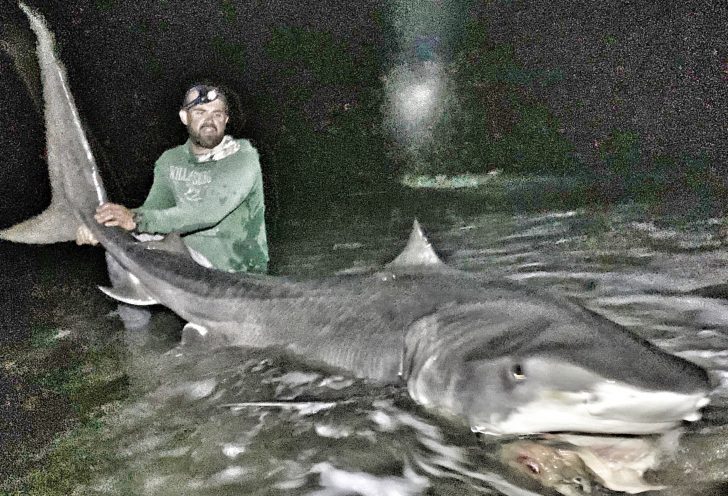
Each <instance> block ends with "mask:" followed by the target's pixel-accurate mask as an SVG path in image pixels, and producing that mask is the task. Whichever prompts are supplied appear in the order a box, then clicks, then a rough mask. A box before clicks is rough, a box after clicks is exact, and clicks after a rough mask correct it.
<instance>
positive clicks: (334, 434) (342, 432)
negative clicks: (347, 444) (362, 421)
mask: <svg viewBox="0 0 728 496" xmlns="http://www.w3.org/2000/svg"><path fill="white" fill-rule="evenodd" d="M314 430H315V431H316V434H318V435H319V436H321V437H328V438H331V439H341V438H344V437H349V436H350V435H351V429H347V428H346V427H340V426H335V425H331V424H320V423H317V424H316V425H315V426H314Z"/></svg>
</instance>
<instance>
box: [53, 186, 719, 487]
mask: <svg viewBox="0 0 728 496" xmlns="http://www.w3.org/2000/svg"><path fill="white" fill-rule="evenodd" d="M417 198H418V199H417V200H416V201H414V203H413V200H412V198H407V199H405V201H402V200H396V201H394V202H393V201H392V200H391V199H384V198H383V199H381V201H379V200H377V204H378V205H379V206H378V208H377V209H376V211H374V210H372V209H369V208H365V207H364V206H365V202H363V201H361V202H360V201H358V200H357V199H352V201H351V202H349V204H348V206H341V205H339V207H337V208H336V209H333V208H332V209H331V210H329V211H326V210H321V211H319V212H318V215H316V216H314V217H317V218H318V220H315V221H311V220H309V221H306V220H303V219H298V220H294V219H279V220H278V223H277V225H276V230H278V231H279V233H285V234H286V235H285V236H283V235H279V236H278V237H279V241H277V246H276V248H275V250H274V255H275V259H276V260H275V265H274V267H275V270H276V271H277V272H278V273H281V274H290V275H294V276H296V277H301V278H307V277H315V276H316V275H319V274H332V273H337V272H359V271H362V272H366V271H368V270H371V269H374V268H376V267H378V266H380V265H381V264H382V263H386V262H387V261H388V260H389V259H391V258H393V257H394V256H395V255H396V254H397V252H398V250H399V249H401V247H402V246H403V245H404V243H405V241H406V237H407V235H408V230H409V226H410V225H411V222H412V215H413V214H415V213H416V214H417V215H418V216H419V217H420V220H421V221H422V223H423V225H424V226H425V227H426V229H427V231H428V233H429V235H430V238H431V240H432V241H433V244H434V245H435V247H436V248H437V249H438V250H439V251H440V253H441V254H442V255H443V258H445V260H446V262H447V263H448V264H449V265H451V266H454V267H457V268H460V269H463V270H467V271H482V272H487V273H489V274H491V275H493V276H498V277H506V278H510V279H513V280H516V281H519V282H521V283H523V284H525V285H528V286H534V287H548V288H551V289H553V290H556V291H559V292H561V293H563V294H565V295H569V296H570V297H574V298H576V299H578V300H580V301H581V302H583V304H584V305H586V306H588V307H589V308H592V309H594V310H596V311H597V312H599V313H603V314H605V315H607V316H608V317H609V318H611V319H613V320H615V321H617V322H619V323H621V324H622V325H624V326H626V327H628V328H630V329H632V330H633V331H635V332H637V333H639V334H640V335H642V336H644V337H646V338H647V339H650V340H652V341H653V342H655V343H656V344H658V345H659V346H661V347H663V348H665V349H667V350H669V351H671V352H674V353H677V354H679V355H681V356H684V357H687V358H689V359H690V360H693V361H695V362H697V363H699V364H701V365H703V366H704V367H706V368H707V369H708V370H709V371H710V372H711V374H712V375H713V377H714V378H715V381H716V385H717V388H716V392H715V395H714V396H713V399H712V403H711V405H710V406H709V407H708V408H707V409H706V411H705V415H704V419H703V420H701V421H699V422H697V423H694V424H691V425H689V426H686V428H685V432H684V433H683V434H682V437H680V440H679V442H678V443H677V445H675V443H674V442H673V443H672V444H670V449H667V448H661V450H660V451H659V453H658V457H659V459H660V461H661V465H660V467H659V468H658V469H657V470H655V471H654V472H652V473H650V474H648V476H647V478H648V480H649V481H650V482H651V483H654V484H657V485H663V486H668V487H667V488H666V489H663V490H660V491H658V492H656V493H654V494H666V495H667V494H671V495H672V494H675V495H683V494H685V495H687V494H715V495H718V494H726V487H728V430H726V428H725V426H726V425H728V301H727V300H725V299H723V298H720V297H718V298H708V297H704V296H699V295H697V294H696V293H695V292H694V291H693V290H695V289H697V288H700V287H704V286H710V285H718V284H722V283H724V282H725V281H726V280H727V279H728V266H727V265H726V260H727V259H728V251H727V250H726V248H724V247H723V246H722V245H721V244H720V242H719V238H718V237H717V232H718V227H719V226H718V221H717V220H701V221H691V222H685V221H683V220H675V219H673V220H671V219H667V218H651V217H650V216H648V215H647V214H645V212H644V211H643V210H642V209H641V208H639V207H637V206H622V207H615V208H609V209H599V210H598V211H595V210H590V209H585V208H579V209H572V208H566V207H568V205H566V206H565V205H559V204H557V205H554V204H550V206H549V207H548V209H547V210H544V211H536V210H534V209H529V208H519V209H515V211H514V209H509V210H507V211H506V212H503V211H500V212H498V211H494V209H493V208H492V203H490V204H489V203H487V202H486V201H485V199H484V198H481V199H480V201H482V202H481V203H479V199H478V197H477V196H472V195H471V196H470V197H468V199H467V201H465V200H464V201H463V202H459V201H457V196H455V195H441V196H434V195H433V196H432V197H430V200H427V201H425V200H423V198H426V197H425V196H418V197H417ZM398 202H399V203H398ZM415 203H416V205H415ZM425 203H430V205H426V204H425ZM426 207H427V208H426ZM413 211H416V212H413ZM519 212H520V213H519ZM308 218H309V219H310V218H311V216H309V217H308ZM64 250H67V249H64ZM60 253H63V254H64V255H67V253H66V252H63V250H62V251H61V252H60ZM81 263H82V262H79V261H76V262H75V264H76V265H74V266H75V267H80V266H82V265H81ZM72 284H73V282H71V285H72ZM79 284H80V282H79ZM72 289H73V288H71V292H70V293H67V294H65V295H64V296H63V297H62V298H63V299H64V301H65V305H64V308H65V312H67V313H66V315H61V316H58V318H59V319H60V320H63V319H64V318H68V317H73V316H74V315H76V314H79V315H88V314H89V309H88V308H87V307H86V303H87V301H82V300H78V299H75V298H74V293H73V291H72ZM727 295H728V293H727ZM76 296H78V295H76ZM711 296H720V294H712V295H711ZM99 301H104V300H103V299H101V300H99ZM104 305H108V303H104V304H102V305H101V306H100V308H99V312H101V313H104V314H105V313H106V312H108V310H109V307H108V306H104ZM110 307H111V308H113V305H110ZM77 325H78V326H79V327H80V329H81V330H83V327H84V326H89V327H90V326H102V327H103V326H106V327H108V331H109V332H118V333H121V334H123V336H124V339H125V341H126V343H127V346H128V360H127V363H126V373H127V374H128V376H129V378H130V384H131V386H130V389H131V395H130V398H129V399H127V400H126V401H125V402H124V403H123V405H122V406H121V407H120V408H119V409H118V411H117V412H115V413H112V414H111V415H110V416H109V417H108V418H107V421H108V427H106V428H104V429H103V430H102V431H100V432H99V434H98V436H97V437H96V438H94V439H93V442H90V446H89V448H90V449H91V450H93V451H94V452H96V453H98V454H99V455H100V458H102V459H103V460H105V462H104V463H101V464H99V465H96V466H94V467H90V468H89V470H90V471H91V473H92V482H91V483H90V484H87V485H79V487H78V488H77V491H76V494H92V495H96V494H98V495H101V494H109V495H155V496H157V495H159V496H163V495H188V494H189V495H193V494H194V495H241V494H245V495H257V494H260V495H263V494H266V495H268V494H301V495H316V496H333V495H350V494H352V495H353V494H361V495H366V496H370V495H371V496H374V495H398V496H399V495H419V494H436V495H440V494H442V495H455V494H457V495H461V494H462V495H469V494H473V495H475V494H507V495H522V494H556V493H554V492H553V491H554V490H553V489H550V488H549V487H545V486H543V485H541V484H540V483H539V482H537V481H535V480H533V479H532V478H530V477H527V476H524V475H522V474H520V473H519V472H517V471H515V470H513V469H512V468H509V466H508V462H509V458H508V456H507V455H506V454H504V453H505V451H504V449H503V446H502V444H501V443H500V442H487V441H484V440H479V439H477V438H476V437H475V436H474V435H473V434H471V433H470V432H469V431H468V430H467V429H464V428H462V427H460V426H455V425H450V424H449V423H448V422H446V421H445V420H443V419H440V418H437V417H434V416H431V415H429V414H428V413H426V412H424V411H423V410H421V409H420V408H419V407H417V406H416V405H414V404H413V403H412V402H411V401H410V400H409V398H408V397H407V396H406V394H405V393H404V392H403V391H401V390H399V389H397V388H384V387H377V386H373V385H371V384H365V383H362V382H359V381H353V380H351V379H349V378H347V377H342V376H338V375H331V374H330V373H328V372H326V371H322V370H318V369H315V368H311V367H310V366H307V365H304V364H302V363H300V362H297V361H295V360H292V359H290V358H288V357H285V356H282V355H279V354H276V353H271V352H266V351H261V350H245V349H236V348H229V349H221V350H216V351H215V352H213V353H210V352H209V351H206V350H197V349H195V348H194V347H179V346H177V345H176V339H178V336H179V327H180V322H179V320H177V319H176V318H174V317H173V316H171V315H170V314H169V313H168V312H166V311H164V310H154V313H153V316H152V320H151V323H150V324H149V325H148V326H146V327H145V328H143V329H126V330H124V329H123V327H122V326H121V325H120V322H119V320H118V318H116V317H114V316H111V317H104V318H99V319H89V320H87V321H85V322H79V323H78V324H77ZM88 331H89V332H91V331H92V330H91V329H88ZM93 332H98V329H94V330H93ZM650 441H655V440H650ZM658 441H659V440H658ZM656 442H657V441H656ZM667 444H669V443H663V444H661V445H660V446H664V445H667ZM552 465H554V466H556V464H552ZM569 474H571V472H569V470H568V467H567V468H558V467H557V468H554V469H553V470H551V472H550V474H549V477H551V478H550V479H549V480H551V481H552V480H553V478H554V477H555V478H556V479H557V480H558V479H559V478H560V477H561V478H564V479H568V478H569V477H571V475H569ZM582 476H583V477H589V476H590V473H589V472H585V473H583V474H582ZM542 480H543V482H544V483H545V484H546V486H555V485H558V484H557V483H554V482H549V481H547V480H545V478H542ZM574 491H576V492H572V494H580V493H579V492H578V490H574ZM562 492H563V488H562ZM592 493H593V494H612V492H611V491H609V490H607V489H606V488H604V487H602V486H601V485H600V484H599V481H598V480H593V481H592Z"/></svg>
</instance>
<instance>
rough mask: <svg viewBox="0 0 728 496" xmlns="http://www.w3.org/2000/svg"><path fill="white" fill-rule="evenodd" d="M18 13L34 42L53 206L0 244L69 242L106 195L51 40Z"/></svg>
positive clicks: (36, 21) (3, 234)
mask: <svg viewBox="0 0 728 496" xmlns="http://www.w3.org/2000/svg"><path fill="white" fill-rule="evenodd" d="M20 8H21V9H23V11H24V12H25V14H26V15H27V16H28V20H29V21H30V27H31V29H32V30H33V31H34V32H35V34H36V37H37V38H38V45H37V53H38V62H39V65H40V69H41V82H42V84H43V97H44V100H45V125H46V143H47V149H48V175H49V177H50V182H51V194H52V200H51V205H50V206H49V207H48V209H47V210H46V211H44V212H43V213H41V214H40V215H39V216H37V217H34V218H32V219H30V220H27V221H25V222H22V223H20V224H17V225H15V226H12V227H10V228H8V229H6V230H4V231H0V238H1V239H7V240H10V241H15V242H19V243H55V242H58V241H70V240H73V239H75V235H76V229H77V228H78V226H79V225H80V224H89V223H90V222H93V213H94V211H95V209H96V206H97V205H99V204H100V203H103V202H105V201H106V191H105V190H104V187H103V184H102V182H101V178H100V176H99V174H98V170H97V168H96V162H95V160H94V158H93V155H92V153H91V149H90V147H89V144H88V141H87V140H86V136H85V134H84V132H83V128H82V126H81V119H80V118H79V116H78V112H77V111H76V106H75V104H74V102H73V97H72V96H71V92H70V90H69V89H68V83H67V82H66V71H65V69H64V68H63V66H62V65H61V64H60V62H59V61H58V60H57V59H56V57H55V55H54V40H53V35H52V34H51V33H50V31H49V30H48V28H47V26H46V24H45V22H44V21H43V19H42V18H41V17H40V15H38V14H37V13H35V12H33V11H32V10H31V9H29V8H28V7H27V6H26V5H25V4H23V3H20Z"/></svg>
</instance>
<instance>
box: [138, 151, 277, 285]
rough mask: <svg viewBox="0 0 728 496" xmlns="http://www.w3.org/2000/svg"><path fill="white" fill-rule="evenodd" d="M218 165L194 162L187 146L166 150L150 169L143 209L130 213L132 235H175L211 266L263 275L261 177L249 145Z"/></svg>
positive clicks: (265, 263)
mask: <svg viewBox="0 0 728 496" xmlns="http://www.w3.org/2000/svg"><path fill="white" fill-rule="evenodd" d="M237 142H238V143H239V144H240V149H239V150H238V151H237V152H235V153H233V154H231V155H228V156H226V157H224V158H222V159H220V160H210V161H207V162H198V161H197V158H196V157H195V156H194V155H193V154H192V153H191V152H190V150H189V143H186V144H184V145H180V146H177V147H175V148H172V149H171V150H167V151H166V152H164V153H163V154H162V156H161V157H159V159H158V160H157V162H156V164H155V167H154V182H153V184H152V188H151V190H150V191H149V195H148V196H147V199H146V200H145V201H144V204H143V205H142V206H141V207H139V208H137V209H134V213H135V220H136V223H137V230H138V231H140V232H147V233H160V234H166V233H170V232H179V233H181V234H182V239H183V240H184V242H185V244H186V245H187V246H188V247H189V248H191V249H192V250H195V251H196V252H198V253H199V254H201V255H203V256H204V257H205V258H206V259H207V260H208V261H209V262H210V263H211V264H212V266H213V267H215V268H217V269H221V270H226V271H254V272H265V271H266V270H267V266H268V243H267V240H266V233H265V217H264V214H265V206H264V203H263V177H262V174H261V170H260V162H259V160H258V152H257V151H256V149H255V148H254V147H253V146H252V145H251V144H250V142H249V141H248V140H244V139H240V140H237Z"/></svg>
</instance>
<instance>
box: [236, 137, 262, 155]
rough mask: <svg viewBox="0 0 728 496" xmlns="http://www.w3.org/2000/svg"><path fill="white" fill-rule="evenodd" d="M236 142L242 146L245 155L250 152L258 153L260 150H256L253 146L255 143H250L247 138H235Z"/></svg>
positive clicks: (241, 149)
mask: <svg viewBox="0 0 728 496" xmlns="http://www.w3.org/2000/svg"><path fill="white" fill-rule="evenodd" d="M235 141H236V142H237V144H238V145H240V150H239V151H241V152H243V153H250V152H256V153H257V152H258V150H256V149H255V147H254V146H253V143H251V142H250V140H248V139H245V138H235Z"/></svg>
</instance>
